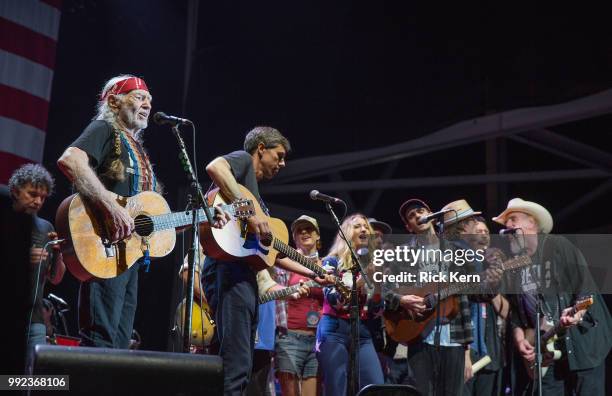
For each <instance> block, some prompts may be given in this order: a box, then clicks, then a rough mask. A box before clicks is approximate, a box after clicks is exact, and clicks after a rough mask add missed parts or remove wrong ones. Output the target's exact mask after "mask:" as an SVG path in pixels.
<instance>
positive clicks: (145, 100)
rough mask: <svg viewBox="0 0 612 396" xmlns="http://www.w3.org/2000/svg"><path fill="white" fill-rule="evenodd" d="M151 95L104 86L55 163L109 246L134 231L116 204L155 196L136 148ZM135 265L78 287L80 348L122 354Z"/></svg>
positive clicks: (116, 83)
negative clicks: (99, 219)
mask: <svg viewBox="0 0 612 396" xmlns="http://www.w3.org/2000/svg"><path fill="white" fill-rule="evenodd" d="M151 100H152V97H151V94H150V93H149V89H148V88H147V85H146V83H145V82H144V80H142V79H140V78H138V77H135V76H132V75H121V76H117V77H113V78H111V79H110V80H108V81H107V82H106V84H105V85H104V88H103V89H102V92H101V93H100V99H99V101H98V112H97V114H96V116H95V117H94V120H93V121H92V122H90V123H89V125H88V126H87V127H86V128H85V130H84V131H83V133H81V135H80V136H79V137H78V138H77V139H76V140H75V141H74V142H73V143H72V144H70V146H69V147H68V148H67V149H66V151H65V152H64V153H63V154H62V156H61V158H60V159H59V160H58V161H57V164H58V166H59V167H60V169H61V170H62V172H64V174H65V175H66V177H68V179H69V180H70V181H71V182H72V183H74V187H75V189H76V190H77V191H78V192H79V194H81V196H83V197H84V199H85V200H86V201H87V202H88V203H89V204H90V205H92V207H93V208H95V209H96V210H97V211H98V212H99V213H100V214H101V215H102V216H103V217H104V219H105V220H106V221H105V223H106V225H107V230H108V236H109V239H110V240H111V242H117V241H121V240H123V239H125V238H127V237H129V236H130V234H131V233H132V232H133V231H134V220H133V219H132V218H131V217H130V215H129V213H128V212H127V210H126V209H125V208H124V207H123V206H121V205H120V204H119V203H118V200H117V195H119V196H120V197H131V196H134V195H136V194H138V193H140V192H143V191H157V192H161V186H160V183H159V181H158V180H157V178H156V177H155V173H154V172H153V167H152V165H151V162H150V161H149V156H148V154H147V152H146V151H145V150H144V148H143V146H142V132H143V131H144V129H145V128H146V127H147V125H148V119H149V114H150V112H151ZM215 212H216V214H215V223H214V224H213V226H214V227H222V226H223V225H224V224H225V220H226V219H227V214H226V213H224V212H223V211H221V210H219V209H217V208H216V209H215ZM138 267H139V265H138V263H137V264H135V265H133V266H132V267H130V269H129V270H127V271H125V272H123V273H122V274H121V275H119V276H117V277H115V278H111V279H102V280H93V281H90V282H86V283H82V284H81V290H80V295H79V326H80V333H81V336H82V337H83V338H84V344H86V345H92V346H99V347H106V348H124V349H125V348H128V346H129V341H130V337H131V335H132V328H133V324H134V316H135V313H136V303H137V288H138Z"/></svg>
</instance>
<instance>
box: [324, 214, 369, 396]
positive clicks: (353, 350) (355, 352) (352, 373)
mask: <svg viewBox="0 0 612 396" xmlns="http://www.w3.org/2000/svg"><path fill="white" fill-rule="evenodd" d="M325 208H326V209H327V211H328V212H329V214H330V215H331V216H332V219H333V221H334V224H335V225H336V227H338V232H339V235H340V237H341V238H342V239H343V240H344V242H345V243H346V246H348V248H349V251H350V252H351V258H352V260H353V265H352V267H351V273H352V275H353V287H352V288H351V299H350V302H349V307H350V316H349V323H350V326H351V344H350V348H349V367H348V371H347V383H346V385H347V386H346V394H347V396H355V395H356V394H357V392H359V293H358V291H357V275H358V274H359V273H360V272H361V276H362V277H363V279H364V280H365V282H366V284H367V285H368V287H369V288H372V286H373V285H372V282H371V281H370V279H369V278H368V277H367V275H366V273H365V271H364V269H363V267H362V265H361V261H360V260H359V258H358V257H357V254H356V253H355V250H354V249H353V246H352V245H351V243H350V242H349V241H348V239H347V238H346V235H344V232H343V231H342V227H341V226H340V221H339V220H338V217H337V216H336V213H335V212H334V210H333V209H332V206H331V204H330V203H329V202H326V203H325Z"/></svg>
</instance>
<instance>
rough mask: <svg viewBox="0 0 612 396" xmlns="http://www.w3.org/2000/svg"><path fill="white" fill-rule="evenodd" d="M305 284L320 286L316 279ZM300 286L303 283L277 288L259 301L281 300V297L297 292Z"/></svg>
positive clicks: (262, 302) (263, 302) (261, 302)
mask: <svg viewBox="0 0 612 396" xmlns="http://www.w3.org/2000/svg"><path fill="white" fill-rule="evenodd" d="M304 285H305V286H308V287H315V286H319V284H318V283H317V282H315V281H308V282H306V283H304ZM300 287H301V285H300V284H299V283H298V284H295V285H293V286H289V287H285V288H284V289H281V290H276V291H272V292H269V293H266V294H264V295H263V296H261V297H259V303H260V304H265V303H267V302H270V301H272V300H279V299H281V298H285V297H287V296H290V295H292V294H293V293H296V292H297V291H298V290H299V289H300Z"/></svg>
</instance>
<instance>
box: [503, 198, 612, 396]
mask: <svg viewBox="0 0 612 396" xmlns="http://www.w3.org/2000/svg"><path fill="white" fill-rule="evenodd" d="M493 221H495V222H497V223H500V224H502V225H504V226H505V227H506V228H509V229H520V231H519V232H518V233H517V237H515V238H514V239H515V240H523V239H524V240H525V241H526V245H525V249H524V250H523V251H526V252H527V254H528V255H529V256H530V257H531V260H532V262H533V265H532V266H531V268H526V269H524V270H523V271H522V272H521V273H520V276H519V277H518V278H519V279H515V282H516V283H518V284H516V287H515V288H514V290H511V291H512V292H513V293H515V294H514V295H510V296H509V300H510V302H511V305H512V308H511V310H512V312H514V314H513V315H512V318H511V322H512V328H513V330H512V332H513V334H512V335H513V340H514V344H515V346H516V349H517V350H518V352H519V354H520V356H521V357H522V358H523V359H524V360H525V361H527V362H528V363H529V364H532V363H533V362H534V361H535V348H534V346H533V345H532V343H531V342H529V341H528V340H527V339H526V338H525V329H527V328H534V327H536V324H535V313H536V308H537V304H536V302H537V300H538V299H539V300H540V302H541V304H540V310H541V313H542V314H543V320H544V321H545V322H548V324H550V323H551V322H552V323H560V324H561V325H562V326H563V327H564V328H566V332H565V336H564V337H561V340H560V342H561V343H562V344H564V345H563V348H562V349H563V356H562V358H561V360H557V361H553V362H552V363H551V365H550V366H549V369H548V371H547V372H546V375H544V377H543V378H542V391H543V394H545V395H546V394H551V395H552V394H564V392H565V394H567V392H572V394H577V395H589V396H591V395H603V394H604V393H605V367H604V366H605V359H606V356H607V355H608V352H609V351H610V347H611V346H612V344H611V342H612V341H611V340H612V320H611V318H610V314H609V312H608V309H607V308H606V305H605V302H604V301H603V299H602V298H601V296H600V295H599V294H593V297H594V304H593V305H592V306H591V307H589V308H588V309H586V310H585V309H583V310H579V311H578V312H576V313H575V314H574V315H572V313H571V312H570V311H571V307H572V305H573V304H574V303H575V302H576V301H577V300H578V299H580V298H581V297H582V296H584V295H585V294H592V293H593V291H594V290H593V289H590V288H589V286H588V280H589V279H590V275H589V274H588V268H587V267H586V261H585V259H584V257H583V256H582V254H581V253H580V251H578V250H577V249H576V248H575V247H574V246H573V245H572V244H571V243H570V242H569V241H568V240H567V239H565V238H563V237H561V236H558V235H550V232H551V230H552V228H553V219H552V216H551V215H550V212H549V211H548V210H546V208H544V207H543V206H542V205H540V204H537V203H535V202H530V201H525V200H523V199H521V198H514V199H512V200H510V202H508V207H507V208H506V209H505V210H504V211H503V212H502V213H500V214H499V215H498V216H497V217H494V218H493ZM519 233H520V234H523V235H518V234H519ZM585 285H587V286H585ZM517 369H518V371H517V384H516V386H515V389H516V390H517V391H520V390H521V387H523V386H525V384H524V383H521V379H523V380H525V379H526V371H525V370H524V369H523V368H522V365H518V366H517ZM521 374H522V375H521ZM527 381H528V380H527ZM527 385H529V384H528V383H527ZM531 387H533V386H531Z"/></svg>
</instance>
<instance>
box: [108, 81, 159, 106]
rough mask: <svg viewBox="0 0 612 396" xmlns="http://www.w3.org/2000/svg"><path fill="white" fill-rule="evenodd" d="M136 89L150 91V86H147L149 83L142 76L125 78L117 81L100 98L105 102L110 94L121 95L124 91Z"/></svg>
mask: <svg viewBox="0 0 612 396" xmlns="http://www.w3.org/2000/svg"><path fill="white" fill-rule="evenodd" d="M135 89H142V90H144V91H147V92H149V88H147V84H145V82H144V80H143V79H142V78H138V77H130V78H126V79H125V80H121V81H117V82H116V83H115V85H113V86H112V87H111V89H109V90H108V91H106V93H105V94H104V96H102V97H101V98H100V102H103V101H105V100H106V98H108V95H120V94H124V93H128V92H130V91H133V90H135Z"/></svg>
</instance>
